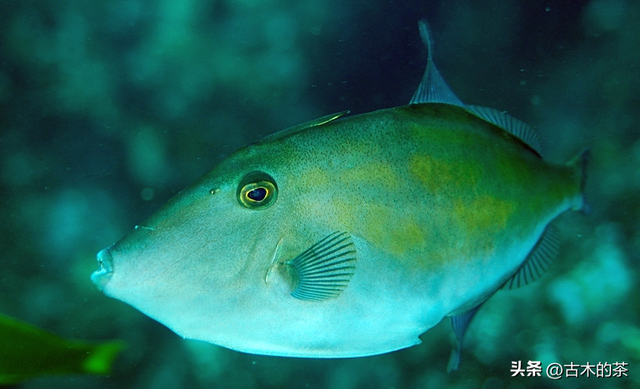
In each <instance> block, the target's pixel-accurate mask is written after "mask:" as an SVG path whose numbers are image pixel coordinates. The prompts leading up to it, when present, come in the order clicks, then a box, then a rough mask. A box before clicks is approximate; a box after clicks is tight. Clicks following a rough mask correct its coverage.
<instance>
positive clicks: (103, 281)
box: [91, 248, 113, 291]
mask: <svg viewBox="0 0 640 389" xmlns="http://www.w3.org/2000/svg"><path fill="white" fill-rule="evenodd" d="M97 259H98V270H96V271H94V272H93V274H91V281H93V283H94V284H95V285H96V287H97V288H98V289H99V290H101V291H103V290H104V287H105V286H106V285H107V283H108V282H109V280H110V279H111V276H112V275H113V257H112V256H111V251H109V248H106V249H103V250H100V252H99V253H98V255H97Z"/></svg>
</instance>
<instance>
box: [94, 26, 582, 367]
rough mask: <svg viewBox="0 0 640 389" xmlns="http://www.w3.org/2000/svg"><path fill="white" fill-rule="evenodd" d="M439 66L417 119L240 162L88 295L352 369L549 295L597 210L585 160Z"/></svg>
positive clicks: (340, 118) (421, 93) (316, 131)
mask: <svg viewBox="0 0 640 389" xmlns="http://www.w3.org/2000/svg"><path fill="white" fill-rule="evenodd" d="M419 30H420V35H421V38H422V41H423V43H424V45H425V48H426V50H427V52H428V58H427V65H426V70H425V72H424V76H423V78H422V80H421V82H420V84H419V86H418V88H417V90H416V92H415V94H414V95H413V97H412V99H411V100H410V102H409V104H407V105H404V106H399V107H394V108H387V109H380V110H377V111H374V112H369V113H365V114H360V115H353V116H349V115H348V113H349V111H343V112H339V113H335V114H331V115H327V116H324V117H321V118H319V119H315V120H312V121H309V122H306V123H303V124H300V125H297V126H294V127H291V128H288V129H285V130H283V131H280V132H276V133H274V134H271V135H269V136H267V137H265V138H263V139H261V140H258V141H256V142H253V143H251V144H249V145H247V146H245V147H243V148H241V149H239V150H238V151H236V152H234V153H232V154H231V155H229V156H228V157H227V158H226V159H224V160H223V161H222V162H220V163H219V164H218V165H217V166H215V167H214V168H213V169H212V170H211V171H210V172H209V173H207V174H205V175H204V176H203V177H202V178H200V179H199V180H198V181H197V182H195V183H194V184H193V185H191V186H189V187H187V188H186V189H184V190H183V191H181V192H180V193H178V194H177V195H176V196H174V197H173V198H172V199H170V200H169V202H168V203H167V204H165V205H164V206H163V207H161V209H160V210H158V211H157V212H156V213H155V214H153V215H152V216H151V217H150V218H148V219H147V220H146V221H144V222H143V223H142V224H140V225H138V226H136V227H135V229H134V230H133V231H131V232H130V233H129V234H128V235H127V236H125V237H124V238H123V239H121V240H120V241H118V242H117V243H115V244H114V245H112V246H110V247H108V248H106V249H103V250H102V251H100V252H99V253H98V255H97V260H98V270H96V271H95V272H94V273H93V274H92V276H91V279H92V280H93V282H94V283H95V284H96V286H97V287H98V289H100V290H101V291H102V292H103V293H104V294H105V295H107V296H109V297H112V298H115V299H118V300H121V301H123V302H125V303H127V304H130V305H132V306H133V307H135V308H137V309H138V310H140V311H141V312H143V313H144V314H146V315H148V316H149V317H151V318H153V319H155V320H157V321H159V322H160V323H162V324H164V325H165V326H167V327H168V328H170V329H171V330H173V331H174V332H175V333H177V334H179V335H180V336H182V337H184V338H189V339H196V340H201V341H205V342H209V343H213V344H216V345H219V346H222V347H226V348H229V349H233V350H237V351H241V352H246V353H252V354H262V355H273V356H287V357H308V358H347V357H364V356H369V355H376V354H382V353H387V352H391V351H395V350H399V349H403V348H406V347H410V346H414V345H417V344H419V343H420V339H419V336H420V335H421V334H423V333H425V332H426V331H427V330H429V329H430V328H432V327H434V326H435V325H437V324H438V323H439V322H440V321H441V320H443V319H444V318H447V317H448V318H450V321H451V324H452V327H453V332H454V334H455V338H456V344H455V345H454V347H453V350H452V352H451V356H450V359H449V362H448V369H449V370H454V369H456V368H457V367H458V365H459V361H460V353H461V349H462V345H463V337H464V333H465V331H466V329H467V327H468V326H469V323H470V322H471V319H472V318H473V316H474V315H475V313H476V312H477V311H478V309H479V308H480V306H481V305H482V304H483V303H484V302H485V301H486V300H487V299H488V298H490V297H491V296H492V295H493V294H494V293H496V291H498V290H499V289H502V288H504V289H513V288H517V287H520V286H524V285H526V284H529V283H531V282H533V281H535V280H536V279H538V278H539V277H540V276H541V275H542V274H543V273H544V272H545V271H546V270H547V269H548V267H549V266H550V265H551V263H552V262H553V260H554V258H555V256H556V254H557V251H558V247H559V238H558V234H557V232H556V229H555V228H554V227H553V224H552V221H553V220H554V219H556V218H557V217H558V216H559V215H560V214H562V213H564V212H566V211H571V210H572V211H586V210H587V209H588V206H587V203H586V201H585V197H584V186H585V170H586V164H587V160H588V156H589V152H588V150H585V151H583V152H581V153H580V154H578V155H577V156H576V157H575V158H573V159H571V160H570V161H569V162H567V163H564V164H558V163H553V162H550V161H547V160H545V159H543V158H542V151H541V147H540V141H539V138H538V136H537V134H536V133H535V132H534V131H533V129H532V128H531V127H529V126H528V125H526V124H524V123H523V122H521V121H519V120H517V119H515V118H513V117H511V116H509V115H507V114H506V113H504V112H501V111H499V110H496V109H492V108H486V107H480V106H474V105H466V104H464V103H463V102H462V101H461V100H460V99H459V98H458V97H457V96H456V95H455V94H454V93H453V91H452V90H451V89H450V88H449V86H448V85H447V84H446V82H445V81H444V79H443V77H442V76H441V74H440V72H439V71H438V70H437V68H436V66H435V64H434V61H433V56H432V48H431V39H430V36H429V29H428V26H427V23H426V22H424V21H422V22H420V23H419Z"/></svg>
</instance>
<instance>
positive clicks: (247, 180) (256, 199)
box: [237, 171, 278, 209]
mask: <svg viewBox="0 0 640 389" xmlns="http://www.w3.org/2000/svg"><path fill="white" fill-rule="evenodd" d="M237 196H238V202H239V203H240V204H242V205H243V206H245V207H247V208H249V209H265V208H267V207H269V206H270V205H271V204H273V203H274V202H275V201H276V198H277V197H278V187H277V186H276V182H275V180H274V179H273V177H271V176H270V175H268V174H267V173H264V172H258V171H256V172H251V173H249V174H247V175H246V176H244V178H243V179H242V180H241V181H240V184H239V185H238V193H237Z"/></svg>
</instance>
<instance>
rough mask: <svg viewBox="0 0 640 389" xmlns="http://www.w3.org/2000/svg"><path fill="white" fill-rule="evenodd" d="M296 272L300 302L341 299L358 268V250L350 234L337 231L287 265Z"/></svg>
mask: <svg viewBox="0 0 640 389" xmlns="http://www.w3.org/2000/svg"><path fill="white" fill-rule="evenodd" d="M284 264H285V265H286V266H287V267H288V268H290V269H292V270H293V277H294V280H293V281H294V286H293V291H292V292H291V295H292V296H293V297H295V298H297V299H300V300H325V299H330V298H335V297H338V296H339V295H340V294H341V293H342V291H344V290H345V289H346V287H347V285H348V284H349V281H351V277H352V276H353V274H354V273H355V268H356V249H355V245H354V244H353V242H352V241H351V236H350V235H349V234H348V233H346V232H334V233H332V234H330V235H328V236H327V237H325V238H324V239H322V240H321V241H319V242H318V243H316V244H314V245H313V246H311V247H310V248H308V249H307V250H306V251H304V252H303V253H302V254H300V255H298V256H297V257H295V258H294V259H292V260H290V261H286V262H285V263H284Z"/></svg>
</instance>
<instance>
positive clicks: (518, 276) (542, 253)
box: [502, 225, 560, 289]
mask: <svg viewBox="0 0 640 389" xmlns="http://www.w3.org/2000/svg"><path fill="white" fill-rule="evenodd" d="M559 249H560V234H559V233H558V231H557V230H556V229H555V227H553V226H552V225H548V226H547V228H546V229H545V230H544V232H543V233H542V236H541V237H540V239H539V240H538V243H536V245H535V246H534V247H533V249H532V250H531V252H530V253H529V255H528V256H527V259H525V261H524V263H523V264H522V266H520V268H519V269H518V271H516V273H515V274H514V275H513V276H512V277H511V278H509V279H508V280H507V282H505V284H504V285H503V286H502V287H503V288H506V289H517V288H519V287H521V286H525V285H528V284H530V283H532V282H533V281H535V280H537V279H538V278H540V277H541V276H542V274H544V272H546V271H547V269H549V267H550V266H551V264H552V263H553V260H554V259H555V257H556V255H557V254H558V251H559Z"/></svg>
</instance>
